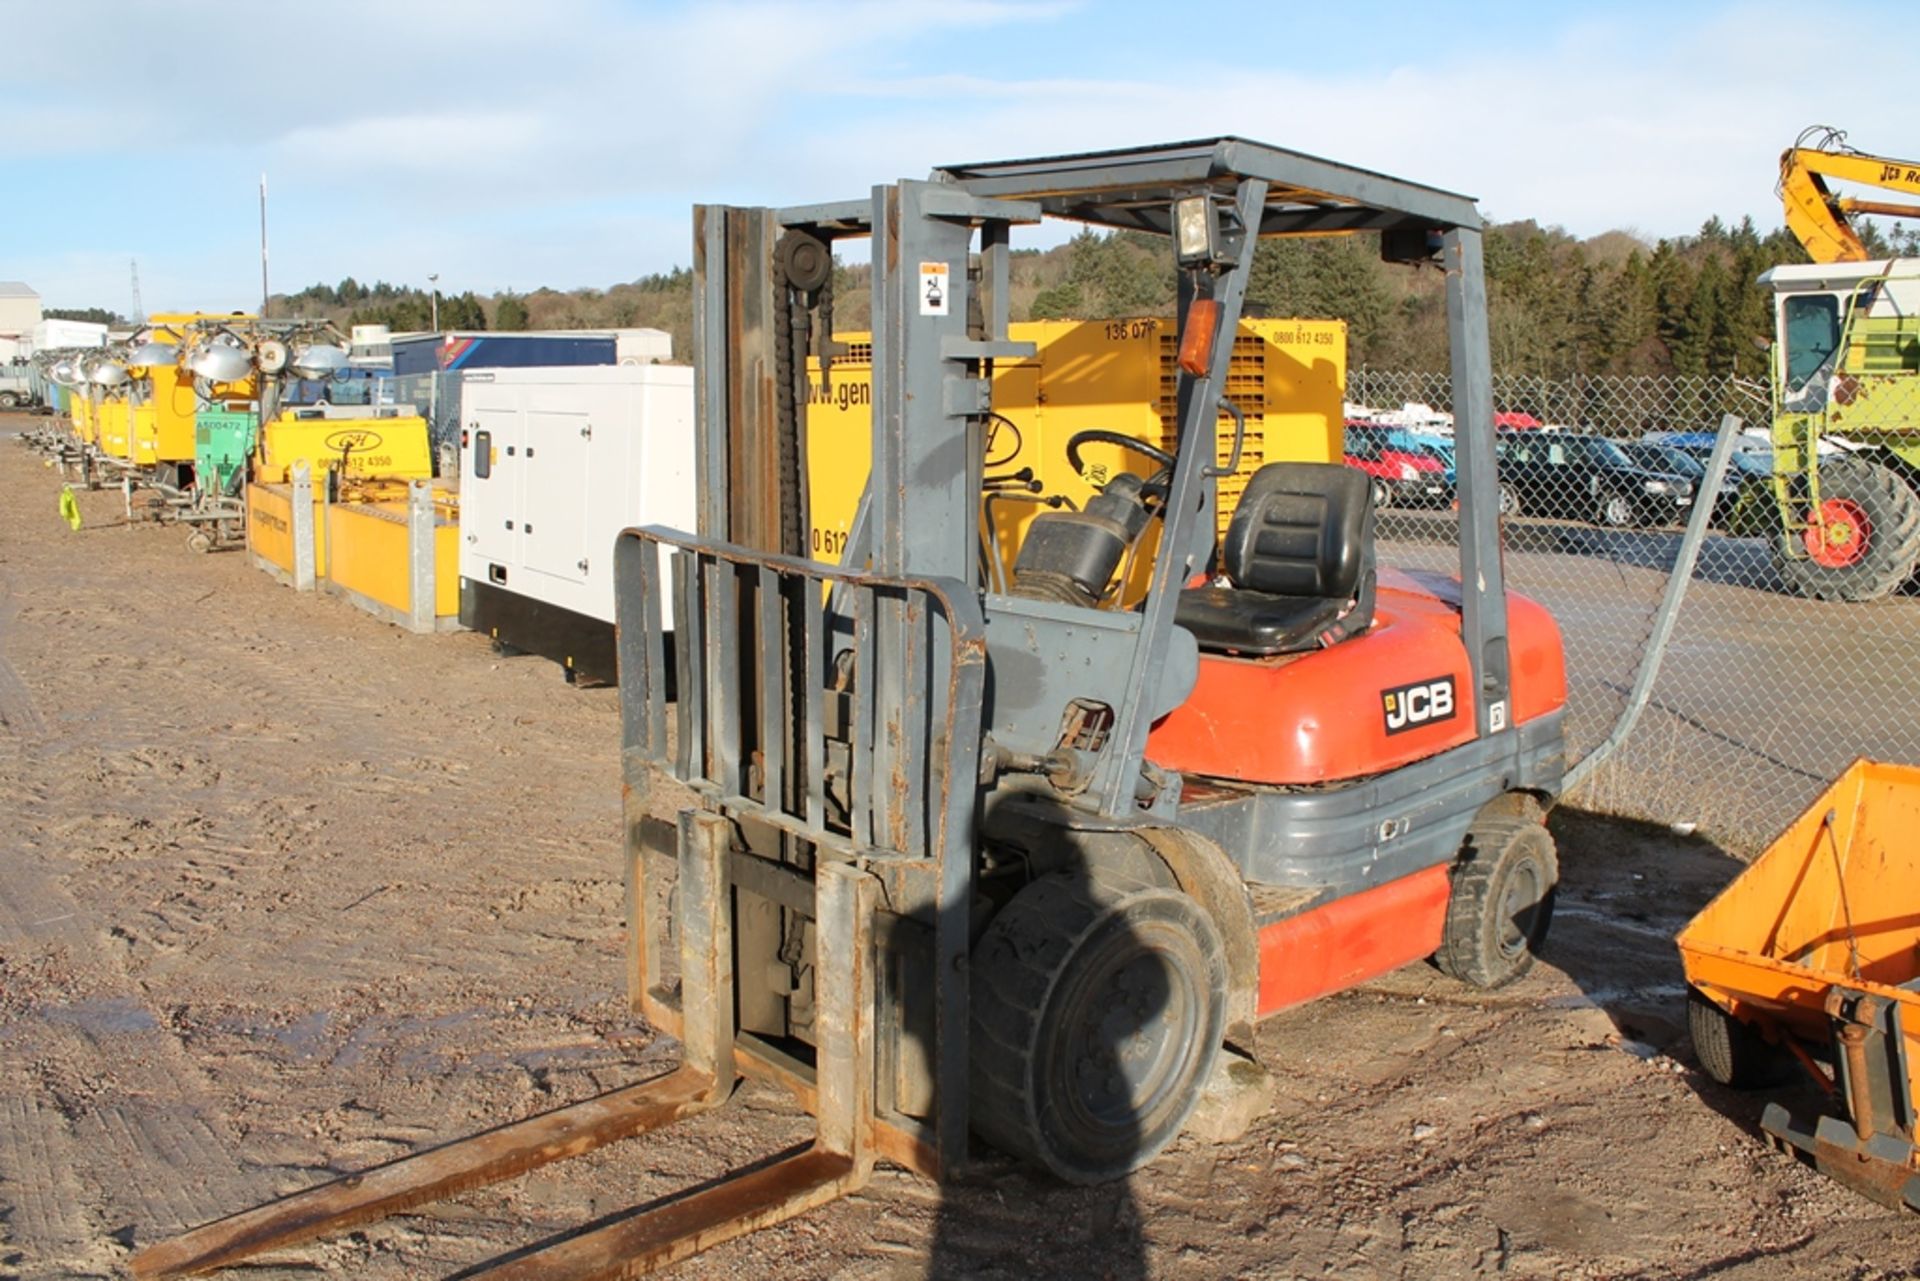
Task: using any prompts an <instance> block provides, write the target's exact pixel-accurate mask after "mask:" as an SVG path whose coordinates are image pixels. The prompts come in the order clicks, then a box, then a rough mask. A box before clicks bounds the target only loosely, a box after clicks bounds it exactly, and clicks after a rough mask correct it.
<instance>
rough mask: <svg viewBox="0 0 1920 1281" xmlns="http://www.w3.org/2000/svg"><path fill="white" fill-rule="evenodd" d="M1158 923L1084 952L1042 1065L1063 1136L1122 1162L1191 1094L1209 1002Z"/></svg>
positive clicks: (1171, 934)
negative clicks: (1072, 1135) (1172, 1104)
mask: <svg viewBox="0 0 1920 1281" xmlns="http://www.w3.org/2000/svg"><path fill="white" fill-rule="evenodd" d="M1187 942H1188V940H1185V939H1184V938H1183V937H1181V936H1180V935H1179V933H1178V931H1177V930H1175V929H1172V928H1169V927H1168V926H1167V925H1166V924H1165V923H1163V922H1143V921H1135V922H1132V923H1131V924H1130V925H1129V926H1127V927H1126V928H1122V929H1119V930H1116V931H1114V932H1113V933H1112V934H1110V935H1108V936H1107V937H1106V938H1105V939H1103V940H1101V942H1100V944H1099V945H1097V947H1095V948H1092V949H1089V952H1090V955H1088V956H1087V957H1086V963H1085V964H1084V965H1082V966H1081V967H1079V972H1078V974H1076V975H1075V976H1074V978H1073V979H1072V980H1071V981H1070V983H1069V984H1068V985H1067V988H1066V990H1063V991H1062V992H1061V993H1060V999H1061V1001H1062V1002H1063V1003H1064V1004H1065V1007H1066V1008H1067V1009H1069V1010H1071V1011H1072V1012H1073V1013H1072V1015H1071V1017H1068V1018H1065V1019H1062V1020H1061V1021H1060V1024H1059V1025H1058V1028H1059V1030H1058V1033H1057V1035H1056V1038H1055V1043H1054V1045H1053V1047H1052V1050H1053V1052H1052V1053H1051V1054H1049V1055H1048V1060H1049V1062H1048V1064H1047V1069H1046V1070H1047V1071H1048V1072H1049V1073H1050V1074H1051V1075H1052V1076H1053V1077H1054V1085H1055V1088H1054V1089H1052V1090H1049V1091H1047V1093H1048V1095H1049V1096H1050V1097H1052V1098H1053V1099H1054V1100H1055V1101H1056V1102H1057V1103H1058V1104H1059V1106H1060V1108H1061V1110H1062V1112H1063V1113H1064V1115H1063V1116H1061V1117H1059V1118H1058V1120H1059V1121H1060V1122H1063V1123H1064V1125H1063V1128H1066V1129H1070V1130H1072V1131H1074V1132H1076V1133H1077V1134H1079V1135H1080V1136H1082V1142H1083V1143H1084V1144H1085V1145H1086V1146H1088V1147H1091V1148H1096V1149H1106V1150H1109V1151H1112V1152H1114V1153H1115V1154H1122V1153H1124V1152H1125V1151H1126V1150H1127V1149H1129V1148H1132V1147H1134V1146H1135V1145H1137V1144H1138V1143H1139V1141H1140V1139H1141V1134H1142V1130H1143V1129H1144V1128H1145V1127H1147V1126H1150V1125H1151V1124H1152V1120H1151V1118H1153V1117H1154V1116H1155V1115H1156V1114H1157V1113H1159V1112H1160V1111H1162V1110H1163V1109H1164V1108H1165V1107H1166V1106H1167V1104H1168V1102H1169V1100H1170V1099H1171V1098H1172V1097H1173V1096H1174V1095H1175V1094H1176V1093H1177V1092H1180V1091H1183V1090H1184V1089H1186V1088H1187V1084H1188V1082H1187V1080H1186V1077H1187V1075H1188V1074H1187V1072H1186V1071H1185V1069H1186V1067H1187V1065H1188V1064H1189V1063H1191V1062H1192V1061H1193V1059H1194V1056H1195V1050H1196V1043H1197V1041H1198V1040H1199V1038H1200V1036H1201V1035H1202V1034H1203V1030H1204V1029H1203V1024H1204V1022H1205V1019H1206V1014H1205V1010H1206V997H1205V995H1204V993H1202V991H1201V990H1200V988H1199V987H1198V985H1197V983H1196V981H1195V974H1194V972H1193V966H1192V964H1191V960H1192V958H1189V957H1188V956H1187V953H1188V952H1189V951H1191V950H1192V949H1191V947H1190V946H1182V944H1185V943H1187Z"/></svg>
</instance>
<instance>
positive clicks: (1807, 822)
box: [1678, 760, 1920, 1099]
mask: <svg viewBox="0 0 1920 1281" xmlns="http://www.w3.org/2000/svg"><path fill="white" fill-rule="evenodd" d="M1916 903H1920V769H1916V768H1915V767H1913V766H1911V765H1885V764H1881V763H1879V762H1877V761H1867V760H1861V761H1855V762H1854V763H1853V764H1852V765H1850V766H1848V767H1847V770H1846V772H1845V773H1843V774H1841V775H1840V777H1839V778H1838V779H1836V780H1834V782H1833V785H1832V786H1830V787H1828V788H1827V790H1826V791H1825V792H1823V793H1822V794H1821V795H1820V798H1819V799H1818V800H1816V801H1814V803H1813V804H1812V805H1810V806H1808V807H1807V810H1806V812H1805V813H1803V814H1802V815H1801V816H1800V817H1799V818H1797V819H1795V820H1794V821H1793V823H1792V824H1791V825H1790V826H1789V827H1788V828H1787V830H1786V831H1785V832H1783V833H1781V835H1780V839H1779V840H1777V841H1775V842H1774V843H1773V844H1772V845H1770V846H1769V847H1768V848H1767V851H1766V853H1764V854H1762V855H1761V856H1760V857H1759V858H1757V859H1755V860H1754V862H1753V864H1752V866H1750V867H1748V868H1747V870H1746V871H1744V872H1742V873H1741V874H1740V875H1739V876H1737V877H1735V878H1734V880H1733V882H1732V884H1730V885H1728V886H1727V888H1726V889H1724V890H1722V891H1721V892H1720V896H1719V897H1718V898H1716V899H1714V900H1713V902H1711V903H1709V904H1708V905H1707V906H1706V908H1705V909H1704V910H1702V911H1701V913H1700V914H1699V915H1698V916H1696V917H1694V918H1693V920H1692V922H1691V923H1689V924H1688V926H1687V928H1686V929H1685V930H1683V931H1681V933H1680V936H1679V939H1678V942H1679V945H1680V959H1681V963H1682V965H1683V967H1684V968H1685V970H1686V974H1687V981H1688V982H1689V983H1691V984H1693V986H1694V987H1696V988H1698V989H1699V990H1700V991H1701V992H1702V993H1703V994H1705V995H1706V996H1707V997H1708V999H1710V1000H1712V1001H1713V1002H1714V1003H1715V1004H1717V1005H1719V1006H1720V1007H1721V1008H1722V1009H1724V1010H1726V1011H1727V1012H1728V1013H1729V1014H1732V1015H1733V1016H1734V1017H1735V1018H1738V1019H1741V1020H1742V1021H1744V1022H1749V1023H1753V1024H1756V1025H1759V1026H1762V1027H1769V1026H1770V1027H1772V1028H1773V1029H1775V1030H1777V1031H1780V1032H1785V1033H1788V1034H1791V1035H1794V1036H1797V1037H1799V1038H1800V1039H1802V1040H1805V1041H1809V1042H1824V1041H1825V1040H1826V1039H1827V1036H1828V1030H1829V1023H1828V1018H1827V1014H1826V1010H1825V1005H1826V1000H1827V994H1828V992H1829V991H1830V990H1831V989H1832V988H1833V986H1834V985H1835V984H1845V985H1846V986H1847V987H1848V988H1850V989H1853V990H1856V991H1864V992H1869V993H1872V994H1873V995H1875V996H1878V997H1881V998H1884V999H1885V1000H1888V1001H1893V1002H1897V1003H1898V1004H1899V1006H1900V1007H1901V1013H1902V1015H1903V1019H1902V1024H1903V1026H1904V1027H1905V1029H1906V1031H1907V1061H1908V1062H1909V1063H1910V1064H1915V1065H1920V1039H1916V1038H1920V993H1915V992H1912V991H1909V990H1907V988H1906V986H1905V985H1907V984H1911V983H1913V982H1914V981H1915V980H1916V979H1920V911H1916V909H1915V904H1916ZM1856 953H1857V968H1856ZM1909 1086H1910V1089H1912V1090H1913V1092H1912V1097H1914V1098H1916V1099H1920V1088H1913V1087H1920V1079H1913V1080H1910V1082H1909Z"/></svg>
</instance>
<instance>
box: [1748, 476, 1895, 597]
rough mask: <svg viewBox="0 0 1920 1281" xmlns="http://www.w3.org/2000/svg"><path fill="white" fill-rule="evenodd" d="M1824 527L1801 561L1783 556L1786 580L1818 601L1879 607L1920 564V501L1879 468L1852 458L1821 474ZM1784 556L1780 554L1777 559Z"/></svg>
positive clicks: (1813, 530)
mask: <svg viewBox="0 0 1920 1281" xmlns="http://www.w3.org/2000/svg"><path fill="white" fill-rule="evenodd" d="M1814 517H1818V518H1819V521H1818V523H1817V524H1813V525H1810V526H1809V527H1808V528H1807V529H1806V530H1805V531H1803V532H1802V533H1801V535H1800V541H1801V544H1802V546H1801V547H1800V548H1799V549H1798V550H1799V551H1800V553H1801V554H1800V555H1798V556H1779V557H1778V559H1779V563H1780V577H1781V578H1782V579H1783V580H1785V582H1786V584H1787V586H1788V587H1789V588H1791V589H1792V590H1793V591H1795V592H1797V593H1798V594H1799V595H1802V596H1811V597H1812V598H1814V599H1815V600H1839V601H1863V600H1878V599H1879V598H1880V597H1882V596H1886V595H1889V594H1891V593H1892V592H1894V591H1896V590H1898V588H1899V587H1900V584H1902V583H1904V582H1906V581H1907V579H1908V578H1909V577H1911V576H1912V574H1913V569H1914V565H1915V563H1916V562H1917V561H1920V497H1916V496H1915V495H1914V492H1913V488H1912V486H1910V485H1908V484H1907V482H1906V481H1905V480H1903V479H1901V478H1900V477H1899V476H1897V475H1895V474H1894V473H1893V472H1892V471H1890V470H1889V469H1887V468H1885V467H1882V466H1881V465H1880V464H1878V463H1874V462H1869V461H1867V460H1865V459H1860V458H1848V459H1844V460H1841V461H1837V462H1833V463H1829V464H1827V465H1826V466H1824V467H1822V468H1821V469H1820V507H1819V510H1818V511H1815V512H1808V513H1806V518H1807V519H1808V520H1812V519H1813V518H1814ZM1776 554H1777V553H1776Z"/></svg>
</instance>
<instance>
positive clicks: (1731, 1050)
mask: <svg viewBox="0 0 1920 1281" xmlns="http://www.w3.org/2000/svg"><path fill="white" fill-rule="evenodd" d="M1687 1032H1688V1034H1689V1035H1690V1036H1692V1038H1693V1053H1694V1057H1695V1058H1697V1059H1699V1060H1700V1070H1701V1071H1703V1072H1705V1073H1706V1074H1707V1075H1708V1076H1710V1077H1712V1078H1713V1079H1714V1080H1716V1081H1718V1082H1719V1083H1720V1084H1722V1085H1724V1086H1727V1087H1729V1088H1730V1089H1735V1090H1751V1089H1756V1088H1758V1087H1760V1086H1763V1085H1772V1084H1775V1083H1776V1082H1778V1081H1779V1080H1780V1079H1781V1077H1782V1076H1783V1075H1784V1073H1783V1071H1782V1069H1783V1067H1784V1066H1785V1064H1784V1056H1783V1055H1782V1054H1780V1052H1779V1051H1777V1050H1775V1049H1774V1048H1773V1047H1772V1046H1771V1045H1768V1044H1767V1041H1766V1038H1765V1037H1763V1036H1761V1035H1760V1033H1759V1032H1758V1031H1756V1030H1755V1029H1753V1028H1752V1027H1750V1026H1748V1025H1747V1024H1745V1023H1742V1022H1741V1021H1740V1020H1739V1019H1736V1018H1734V1017H1733V1015H1731V1014H1729V1013H1727V1012H1726V1011H1725V1010H1723V1009H1721V1008H1720V1007H1719V1006H1718V1005H1716V1004H1714V1002H1713V1001H1711V1000H1709V999H1708V998H1707V996H1706V995H1705V994H1704V993H1702V992H1701V991H1700V990H1699V989H1698V988H1694V987H1689V988H1688V989H1687Z"/></svg>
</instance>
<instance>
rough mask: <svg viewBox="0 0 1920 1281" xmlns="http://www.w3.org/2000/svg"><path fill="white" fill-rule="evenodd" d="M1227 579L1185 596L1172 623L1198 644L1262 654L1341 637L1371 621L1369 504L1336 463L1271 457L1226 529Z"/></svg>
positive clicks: (1356, 477)
mask: <svg viewBox="0 0 1920 1281" xmlns="http://www.w3.org/2000/svg"><path fill="white" fill-rule="evenodd" d="M1220 568H1221V570H1222V571H1223V572H1224V574H1225V575H1226V579H1227V582H1228V583H1229V584H1230V585H1229V586H1224V587H1220V586H1211V587H1192V588H1188V589H1187V590H1186V591H1183V592H1181V593H1180V600H1179V603H1178V605H1177V606H1176V607H1175V610H1174V621H1175V622H1176V623H1178V624H1179V625H1180V626H1182V627H1184V628H1186V629H1187V630H1188V631H1190V632H1192V633H1193V635H1194V639H1195V640H1197V641H1199V643H1200V648H1201V649H1203V650H1208V651H1211V652H1215V653H1231V654H1248V655H1253V656H1256V657H1265V656H1268V655H1273V654H1297V653H1302V652H1304V651H1307V650H1312V649H1319V648H1322V647H1323V646H1327V645H1332V644H1336V643H1337V642H1339V641H1343V640H1345V639H1347V638H1348V637H1349V636H1356V635H1358V634H1359V633H1361V632H1363V631H1365V630H1366V629H1367V627H1368V625H1369V624H1370V623H1372V622H1373V586H1374V565H1373V502H1372V494H1371V492H1370V490H1369V488H1368V484H1367V477H1366V475H1365V474H1364V473H1362V472H1360V471H1358V470H1356V469H1354V468H1352V467H1346V466H1343V465H1341V464H1339V463H1268V464H1267V465H1266V466H1265V467H1262V468H1261V469H1260V470H1259V471H1257V472H1255V473H1254V475H1253V479H1252V480H1250V481H1249V482H1247V489H1246V493H1245V494H1243V495H1242V496H1241V499H1240V506H1239V507H1238V508H1237V509H1236V510H1235V511H1234V513H1233V520H1232V522H1231V523H1229V524H1228V526H1227V537H1226V540H1225V541H1224V542H1223V543H1222V544H1221V547H1220Z"/></svg>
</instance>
